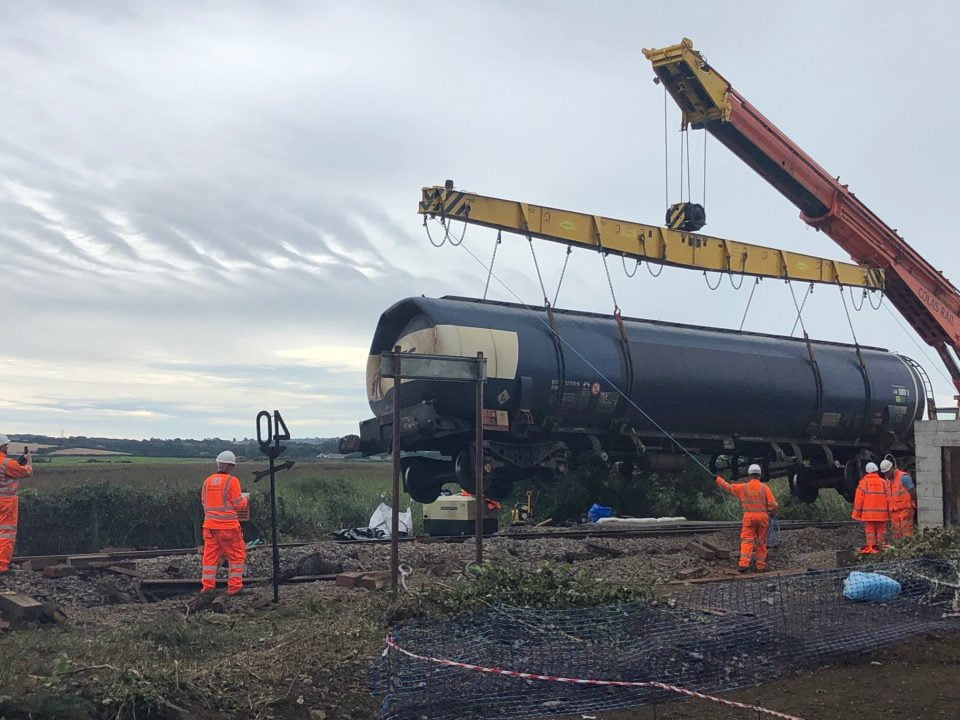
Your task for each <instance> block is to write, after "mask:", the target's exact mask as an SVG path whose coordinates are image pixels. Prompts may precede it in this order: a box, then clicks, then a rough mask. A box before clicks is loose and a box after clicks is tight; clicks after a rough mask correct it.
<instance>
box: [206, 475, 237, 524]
mask: <svg viewBox="0 0 960 720" xmlns="http://www.w3.org/2000/svg"><path fill="white" fill-rule="evenodd" d="M200 499H201V501H202V502H203V527H205V528H207V529H208V530H229V529H231V528H239V527H240V520H239V519H238V518H237V510H243V509H244V508H246V506H247V499H246V498H245V497H243V496H242V495H241V494H240V480H238V479H237V478H236V477H234V476H233V475H231V474H230V473H223V472H218V473H214V474H213V475H211V476H210V477H208V478H207V479H206V480H204V481H203V488H202V489H201V490H200Z"/></svg>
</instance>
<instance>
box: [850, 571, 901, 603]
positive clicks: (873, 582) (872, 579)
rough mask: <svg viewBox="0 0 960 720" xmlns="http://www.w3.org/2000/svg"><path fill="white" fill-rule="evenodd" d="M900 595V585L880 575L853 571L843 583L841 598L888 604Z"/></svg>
mask: <svg viewBox="0 0 960 720" xmlns="http://www.w3.org/2000/svg"><path fill="white" fill-rule="evenodd" d="M899 594H900V583H898V582H897V581H896V580H894V579H893V578H890V577H887V576H886V575H881V574H880V573H865V572H857V571H854V572H852V573H850V574H849V575H847V577H846V579H845V580H844V581H843V596H844V597H845V598H847V599H848V600H859V601H863V602H881V603H883V602H890V601H891V600H893V599H894V598H895V597H896V596H897V595H899Z"/></svg>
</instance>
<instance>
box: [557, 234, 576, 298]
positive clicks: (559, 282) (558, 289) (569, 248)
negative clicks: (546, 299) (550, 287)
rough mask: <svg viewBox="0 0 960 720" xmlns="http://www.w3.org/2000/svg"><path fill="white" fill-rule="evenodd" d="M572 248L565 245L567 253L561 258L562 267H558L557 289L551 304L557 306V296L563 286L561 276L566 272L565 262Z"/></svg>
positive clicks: (568, 260)
mask: <svg viewBox="0 0 960 720" xmlns="http://www.w3.org/2000/svg"><path fill="white" fill-rule="evenodd" d="M571 252H573V249H572V248H571V247H570V246H569V245H567V255H566V257H564V258H563V267H562V268H560V279H559V280H557V291H556V292H555V293H554V294H553V306H554V307H556V306H557V298H559V297H560V288H561V287H562V286H563V277H564V275H566V274H567V263H568V262H570V253H571Z"/></svg>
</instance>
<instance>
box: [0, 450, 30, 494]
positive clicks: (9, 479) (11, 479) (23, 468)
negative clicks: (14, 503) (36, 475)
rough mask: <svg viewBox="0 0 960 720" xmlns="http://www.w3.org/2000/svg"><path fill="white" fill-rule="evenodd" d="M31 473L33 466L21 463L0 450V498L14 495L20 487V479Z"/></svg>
mask: <svg viewBox="0 0 960 720" xmlns="http://www.w3.org/2000/svg"><path fill="white" fill-rule="evenodd" d="M31 475H33V467H32V466H30V465H21V464H20V463H18V462H17V461H16V460H14V459H13V458H10V457H7V456H6V454H5V453H2V452H0V500H3V499H4V498H10V497H16V496H17V490H18V489H20V479H21V478H25V477H30V476H31Z"/></svg>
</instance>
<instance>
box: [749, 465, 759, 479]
mask: <svg viewBox="0 0 960 720" xmlns="http://www.w3.org/2000/svg"><path fill="white" fill-rule="evenodd" d="M761 472H762V471H761V470H760V466H759V465H756V464H754V465H751V466H750V467H749V468H747V475H756V476H757V477H760V474H761Z"/></svg>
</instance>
